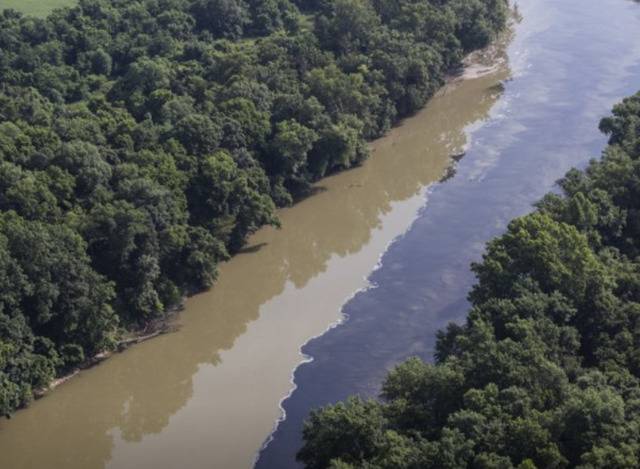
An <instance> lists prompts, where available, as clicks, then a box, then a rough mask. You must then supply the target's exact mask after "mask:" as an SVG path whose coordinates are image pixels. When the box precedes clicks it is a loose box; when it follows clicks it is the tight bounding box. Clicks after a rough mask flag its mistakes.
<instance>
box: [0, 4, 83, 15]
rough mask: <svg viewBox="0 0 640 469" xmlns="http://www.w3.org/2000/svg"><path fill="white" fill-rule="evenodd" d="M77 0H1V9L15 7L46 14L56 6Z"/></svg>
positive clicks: (22, 10)
mask: <svg viewBox="0 0 640 469" xmlns="http://www.w3.org/2000/svg"><path fill="white" fill-rule="evenodd" d="M76 1H77V0H0V10H4V9H5V8H13V9H14V10H18V11H21V12H22V13H25V14H27V15H34V16H46V15H47V13H49V12H50V11H51V10H53V9H54V8H60V7H66V6H70V5H74V4H75V3H76Z"/></svg>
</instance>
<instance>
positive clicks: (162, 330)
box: [34, 16, 516, 399]
mask: <svg viewBox="0 0 640 469" xmlns="http://www.w3.org/2000/svg"><path fill="white" fill-rule="evenodd" d="M515 18H516V17H515V16H513V17H512V18H511V20H510V23H509V24H508V26H507V28H506V30H505V32H503V33H501V34H500V35H499V37H498V38H497V39H496V40H495V41H494V42H493V43H492V44H491V45H489V46H487V47H486V48H483V49H480V50H477V51H474V52H472V53H470V54H468V55H467V56H466V57H465V58H464V60H463V61H462V68H461V69H460V70H458V71H457V72H456V73H451V74H448V75H447V76H446V78H445V84H444V85H443V86H442V88H441V89H440V90H439V91H438V92H437V93H436V96H439V95H440V94H444V93H446V92H447V90H448V89H450V87H451V86H452V85H455V84H456V83H459V82H461V81H467V80H476V79H479V78H482V77H485V76H488V75H491V74H496V73H498V72H499V71H500V69H501V68H505V67H506V66H507V58H506V46H507V45H508V43H509V41H510V40H511V38H512V34H513V21H514V19H515ZM421 112H422V111H421ZM407 119H412V117H408V118H407ZM402 125H403V122H402V121H401V122H399V123H398V124H397V125H396V127H395V128H394V129H397V128H398V127H400V126H402ZM393 131H394V130H393V129H392V130H391V131H390V134H391V133H393ZM383 138H385V137H383ZM370 145H371V144H370ZM372 149H373V151H374V152H375V151H376V147H375V145H373V146H372ZM463 156H464V151H463V149H462V148H461V149H454V150H452V151H451V153H450V154H449V158H450V162H449V165H448V166H447V167H446V168H445V169H444V170H443V172H442V174H441V176H440V178H439V179H438V181H439V182H444V181H446V180H447V179H448V178H450V177H452V176H453V174H454V173H455V166H456V164H457V163H458V162H459V161H460V159H461V158H462V157H463ZM314 187H315V188H316V189H321V188H322V187H323V181H322V180H321V181H319V182H318V183H316V184H314ZM313 192H314V191H312V193H313ZM310 197H313V195H310ZM304 199H306V198H303V199H302V200H300V201H298V202H297V203H300V202H301V201H303V200H304ZM285 210H286V209H285ZM250 244H251V243H249V244H248V246H247V247H246V248H245V249H244V250H243V251H241V253H242V252H247V250H251V249H252V247H251V245H250ZM212 288H216V287H215V285H214V286H213V287H212ZM199 294H200V293H199ZM354 294H355V293H354ZM188 298H189V297H187V296H185V297H183V300H182V302H181V303H180V304H179V305H177V306H176V307H174V308H172V309H171V310H169V311H167V313H165V315H164V317H160V318H156V319H154V320H153V321H151V322H149V323H148V324H146V325H145V326H143V327H142V328H141V329H139V330H137V331H136V330H130V331H127V332H126V334H124V335H123V337H122V338H121V339H120V340H119V341H118V344H117V346H116V347H115V349H114V350H109V351H103V352H101V353H99V354H97V355H95V356H93V357H91V358H90V359H88V360H87V361H85V362H84V363H82V364H81V365H80V366H78V367H76V368H74V369H73V370H72V371H70V372H69V373H67V374H66V375H64V376H61V377H58V378H56V379H55V380H53V381H52V382H51V383H50V384H49V386H48V387H47V388H42V389H38V390H36V391H35V392H34V397H35V398H36V399H40V398H42V397H44V396H45V395H46V394H47V393H49V392H52V391H54V390H55V389H56V388H57V387H58V386H60V385H62V384H64V383H66V382H68V381H69V380H70V379H73V378H75V377H76V376H78V375H79V373H81V372H82V371H83V370H87V369H90V368H93V367H95V366H97V365H99V364H101V363H102V362H104V361H105V360H107V359H109V358H111V357H113V355H114V354H117V353H122V352H125V351H126V350H127V349H129V348H130V347H132V346H135V345H138V344H140V343H142V342H146V341H148V340H151V339H154V338H157V337H159V336H160V335H163V334H167V333H171V332H176V331H177V327H176V322H177V321H178V317H177V315H178V314H179V313H180V311H182V310H183V309H184V307H185V304H186V302H187V300H188ZM309 340H310V339H309Z"/></svg>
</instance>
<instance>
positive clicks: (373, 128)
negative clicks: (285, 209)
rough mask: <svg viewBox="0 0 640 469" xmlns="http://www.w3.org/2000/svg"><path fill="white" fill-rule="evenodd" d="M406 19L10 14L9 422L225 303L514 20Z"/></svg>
mask: <svg viewBox="0 0 640 469" xmlns="http://www.w3.org/2000/svg"><path fill="white" fill-rule="evenodd" d="M395 3H397V7H398V8H397V9H395V10H393V11H388V5H386V2H376V1H369V0H321V1H317V2H307V1H305V2H302V1H300V2H298V3H295V2H293V3H292V2H291V1H289V0H81V1H80V2H79V5H78V6H76V7H74V8H70V9H62V10H56V11H55V12H53V13H52V14H51V15H50V16H49V17H47V18H46V19H37V18H33V17H28V16H23V15H21V14H20V13H17V12H15V11H12V10H4V11H2V12H1V13H0V83H1V85H0V258H1V260H2V262H1V263H0V413H8V412H11V411H12V410H13V409H15V408H16V407H17V406H19V405H22V404H24V403H25V402H27V401H28V400H29V398H30V396H31V393H32V390H33V389H34V388H37V387H39V386H42V385H44V384H46V383H47V382H48V381H49V380H50V379H51V378H52V377H53V376H55V375H56V374H57V373H61V372H63V371H65V370H66V369H67V368H70V367H73V366H75V365H76V364H77V363H78V362H81V361H82V360H83V359H84V358H85V357H90V356H91V355H93V354H95V353H96V352H98V351H101V350H104V349H108V348H110V347H112V346H113V345H114V343H115V341H116V340H117V338H118V335H119V333H120V331H121V330H122V329H126V328H135V327H138V326H142V325H144V324H145V323H147V322H148V321H150V320H152V319H154V318H157V317H158V316H159V315H161V314H162V313H163V312H164V311H165V310H166V309H167V308H170V307H171V306H172V305H175V304H176V303H178V302H179V301H180V299H181V297H182V295H184V294H185V293H187V292H190V291H193V290H195V289H200V288H205V287H208V286H210V285H211V284H212V282H213V281H214V279H215V275H216V273H215V272H216V271H215V269H216V264H217V263H218V262H220V261H222V260H224V259H226V258H228V256H229V255H230V254H233V253H234V252H236V251H237V250H238V249H240V248H241V247H242V245H243V243H244V240H245V238H246V236H247V235H249V234H251V233H252V232H254V231H255V230H256V229H258V228H259V227H260V226H262V225H265V224H277V219H276V216H275V208H276V207H277V206H281V205H286V204H289V203H291V202H292V201H293V200H294V199H295V198H296V197H299V196H301V195H303V194H304V193H305V191H307V190H308V189H309V187H310V184H311V183H312V182H313V181H315V180H317V179H318V178H321V177H323V176H324V175H326V174H327V173H329V172H332V171H337V170H341V169H345V168H349V167H351V166H354V165H357V164H359V163H360V162H361V161H363V160H364V159H365V158H366V157H367V147H366V145H365V141H366V139H370V138H373V137H376V136H379V135H381V134H383V133H384V132H385V131H386V130H387V129H389V127H390V126H391V125H392V124H393V123H394V122H395V121H396V120H397V119H398V118H400V117H402V116H404V115H407V114H409V113H411V112H414V111H416V110H417V109H419V108H420V107H421V106H422V105H423V104H424V103H425V101H426V100H427V99H428V98H429V97H430V96H431V95H432V94H433V92H434V91H435V90H436V89H437V87H438V86H439V85H440V84H441V83H442V79H443V74H444V73H445V72H446V71H447V69H448V68H450V67H452V66H455V65H456V63H457V62H458V60H459V59H460V57H461V56H462V55H463V54H464V53H465V52H466V51H468V50H470V49H473V48H476V47H481V46H484V45H485V44H486V43H487V42H488V41H489V40H490V39H491V37H492V36H493V34H494V33H495V32H496V31H497V30H499V29H500V28H501V27H502V26H503V24H504V19H505V11H506V6H505V3H504V2H503V0H497V1H496V0H473V1H471V2H469V0H403V1H402V2H395ZM299 8H302V9H303V10H304V12H303V13H301V12H300V11H299ZM478 31H480V33H479V32H478Z"/></svg>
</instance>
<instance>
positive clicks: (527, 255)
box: [299, 93, 640, 468]
mask: <svg viewBox="0 0 640 469" xmlns="http://www.w3.org/2000/svg"><path fill="white" fill-rule="evenodd" d="M600 128H601V129H602V130H603V131H604V132H606V133H607V134H608V135H609V137H610V141H609V146H608V147H607V149H606V150H605V151H604V154H603V157H602V159H601V160H600V161H592V162H591V163H590V165H589V166H588V168H587V169H586V170H585V171H578V170H572V171H570V172H569V173H568V174H567V175H566V176H565V178H564V179H562V180H561V181H560V183H559V184H560V187H561V189H562V194H560V195H558V194H549V195H547V196H546V197H544V199H543V200H542V201H540V202H539V203H538V205H537V210H536V211H535V212H534V213H532V214H530V215H527V216H525V217H522V218H519V219H516V220H514V221H512V222H511V224H510V225H509V227H508V229H507V232H506V233H505V234H504V235H502V236H501V237H499V238H497V239H495V240H493V241H491V242H490V243H489V244H488V246H487V251H486V254H485V255H484V258H483V260H482V262H481V263H478V264H475V265H473V271H474V272H475V273H476V275H477V278H478V283H477V285H476V286H475V287H474V288H473V290H472V292H471V294H470V300H471V302H472V309H471V311H470V312H469V316H468V319H467V322H466V324H464V325H463V326H460V325H453V324H452V325H450V326H449V327H448V328H447V330H446V331H441V332H439V333H438V341H437V350H436V363H435V365H431V364H426V363H424V362H422V361H421V360H418V359H411V360H409V361H408V362H406V363H404V364H401V365H399V366H398V367H397V368H396V369H395V370H394V371H392V372H391V373H390V374H389V376H388V377H387V379H386V382H385V384H384V387H383V395H382V397H383V401H382V402H377V401H369V402H363V401H362V400H359V399H355V398H352V399H351V400H349V401H347V402H346V403H340V404H337V405H335V406H330V407H328V408H326V409H324V410H320V411H316V412H314V413H313V414H312V415H311V418H310V419H309V421H308V422H307V423H306V425H305V430H304V437H305V441H306V443H305V446H304V448H303V449H302V450H301V451H300V453H299V458H300V459H301V460H302V461H303V462H304V463H306V465H307V466H308V467H311V468H323V467H341V468H344V467H367V468H391V467H394V468H418V467H420V468H429V467H433V468H436V467H437V468H454V467H456V468H457V467H473V468H490V467H491V468H498V467H499V468H510V467H518V468H535V467H541V468H542V467H581V468H595V467H611V468H625V467H637V466H638V465H640V439H639V437H638V429H639V428H640V406H639V403H640V400H639V398H640V353H639V351H640V257H639V254H640V231H639V230H640V205H639V204H640V193H638V191H639V188H640V144H639V143H640V93H639V94H637V95H635V96H633V97H631V98H628V99H626V100H624V101H623V102H622V103H621V104H619V105H618V106H616V107H615V108H614V111H613V116H611V117H608V118H606V119H604V120H603V121H602V123H601V125H600ZM336 441H339V444H338V443H336Z"/></svg>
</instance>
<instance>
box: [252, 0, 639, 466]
mask: <svg viewBox="0 0 640 469" xmlns="http://www.w3.org/2000/svg"><path fill="white" fill-rule="evenodd" d="M518 10H519V13H520V16H521V18H522V21H521V22H520V23H519V24H518V25H517V26H516V27H515V39H514V40H513V41H512V43H511V45H510V47H509V50H508V57H509V63H510V66H511V69H512V78H511V79H510V80H508V81H507V82H506V83H505V87H504V93H503V94H502V96H501V97H500V100H499V102H498V103H497V104H496V105H495V106H494V108H493V110H492V111H491V113H490V118H489V119H488V120H487V121H485V122H484V123H483V125H481V126H476V128H473V129H471V131H470V132H469V142H468V151H467V154H466V156H465V158H464V159H463V160H462V161H461V162H460V165H459V166H458V171H457V175H456V177H455V178H453V179H451V180H450V181H448V182H447V183H446V184H441V185H438V186H436V187H435V188H434V190H433V191H432V192H431V193H430V195H429V197H428V200H427V203H426V205H425V207H424V208H423V209H421V211H420V214H419V216H418V218H417V219H416V221H415V222H414V223H413V224H412V226H411V228H410V230H409V231H408V232H407V233H406V234H404V235H403V236H402V237H401V238H400V239H399V240H397V241H396V242H395V243H394V244H393V245H392V246H391V247H390V249H389V250H388V251H387V252H386V253H385V255H384V256H383V258H382V259H381V267H380V268H379V269H377V270H376V271H375V272H374V273H373V274H372V275H371V277H370V282H371V283H372V284H373V285H375V288H372V289H369V290H367V291H364V292H361V293H359V294H358V295H356V296H355V298H354V299H353V300H352V301H350V302H349V303H348V304H347V305H346V306H345V307H344V313H345V314H346V315H347V316H348V320H347V321H346V322H345V323H344V324H343V325H342V326H341V327H338V328H335V329H333V330H332V331H330V332H329V333H327V334H325V335H324V336H322V337H321V338H319V339H317V340H314V341H312V342H311V343H309V344H308V345H307V346H305V347H304V352H305V354H307V355H308V356H310V357H312V358H313V361H312V362H310V363H307V364H305V365H303V366H302V367H300V368H299V369H298V371H297V372H296V374H295V383H296V385H297V389H296V391H295V392H294V393H293V394H292V396H291V398H290V399H288V400H287V401H286V402H285V403H284V410H285V412H286V416H287V418H286V420H285V421H284V422H282V423H281V424H280V425H279V427H278V430H277V431H276V432H275V434H274V436H273V441H271V442H270V444H269V445H268V447H267V449H266V450H264V451H263V452H262V454H261V457H260V460H259V463H258V464H257V467H258V468H259V469H266V468H268V469H272V468H278V469H286V468H291V467H297V464H295V459H294V458H295V453H296V451H297V450H298V449H299V448H300V445H301V444H302V441H301V429H302V422H303V420H304V418H305V417H306V416H307V415H308V413H309V411H310V410H311V409H313V408H318V407H321V406H323V405H326V404H329V403H334V402H336V401H338V400H343V399H345V398H346V397H347V396H349V395H351V394H360V395H361V396H365V397H375V396H377V394H378V392H379V389H380V383H381V382H382V380H383V379H384V376H385V374H386V372H387V371H388V370H389V369H390V368H392V367H393V366H394V365H395V364H397V363H399V362H400V361H402V360H404V359H406V358H408V357H410V356H419V357H421V358H423V359H425V360H429V361H430V360H431V359H432V356H433V351H434V345H435V332H436V331H437V330H439V329H442V328H443V327H445V326H446V325H447V323H449V322H452V321H456V322H461V321H463V320H464V317H465V315H466V312H467V310H468V303H467V301H466V294H467V292H468V291H469V290H470V288H471V286H472V285H473V282H474V278H473V275H472V274H471V272H470V270H469V264H470V263H471V262H472V261H476V260H479V259H480V257H481V255H482V251H483V248H484V243H485V242H486V241H487V240H489V239H491V238H493V237H495V236H496V235H499V234H500V233H501V232H503V231H504V230H505V228H506V224H507V223H508V222H509V220H511V219H512V218H514V217H517V216H519V215H523V214H525V213H527V212H529V211H530V210H531V209H532V206H531V205H532V203H534V202H535V201H536V200H538V199H540V198H541V197H542V196H543V195H544V194H545V193H546V192H548V191H549V190H552V189H553V188H554V183H555V181H556V180H557V179H559V178H560V177H561V176H562V175H564V173H565V172H566V171H567V170H568V169H570V168H571V167H583V166H584V165H585V164H586V163H587V162H588V160H589V159H590V158H595V157H598V156H599V154H600V152H601V150H602V149H603V148H604V146H605V144H606V139H605V138H604V136H602V135H599V134H598V131H597V128H598V122H599V120H600V118H601V117H603V116H605V115H606V114H608V113H609V112H610V109H611V107H612V105H613V104H614V103H616V102H617V101H618V100H620V99H621V98H622V97H625V96H628V95H630V94H632V93H635V92H636V91H638V90H639V89H640V4H638V3H634V2H631V1H627V0H561V1H557V0H520V1H519V2H518Z"/></svg>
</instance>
